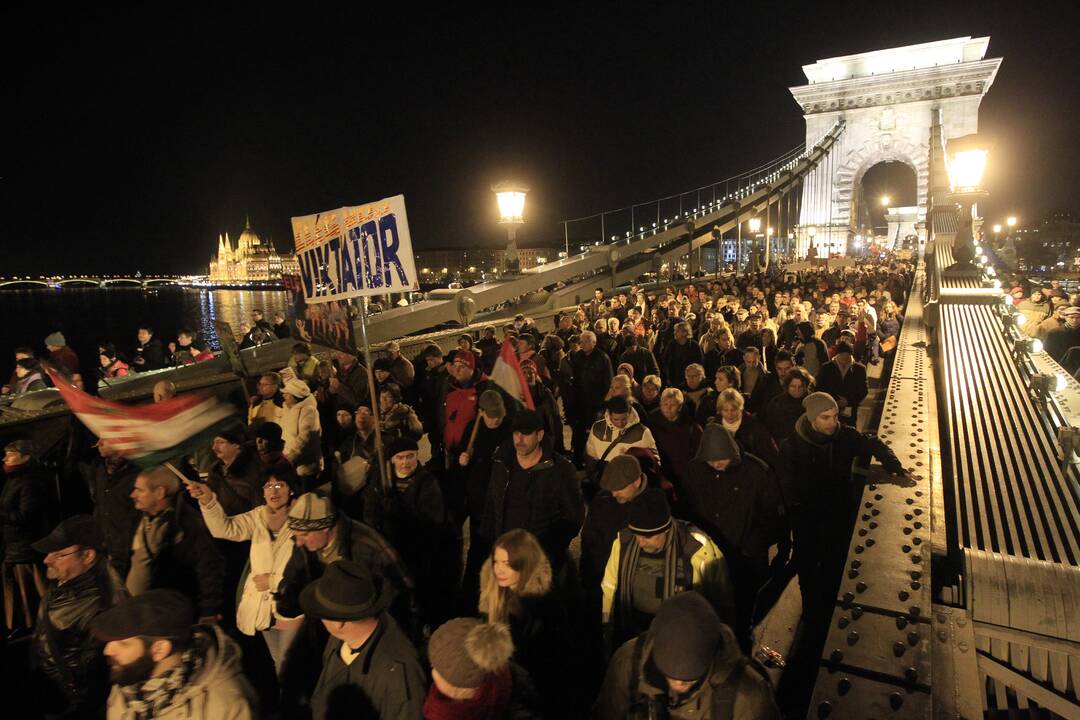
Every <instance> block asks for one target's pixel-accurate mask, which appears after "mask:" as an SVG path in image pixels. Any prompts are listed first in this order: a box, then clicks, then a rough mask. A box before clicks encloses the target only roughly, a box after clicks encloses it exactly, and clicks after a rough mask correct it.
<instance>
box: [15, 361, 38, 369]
mask: <svg viewBox="0 0 1080 720" xmlns="http://www.w3.org/2000/svg"><path fill="white" fill-rule="evenodd" d="M15 364H16V365H17V366H18V367H21V368H22V369H23V370H37V369H38V361H37V360H35V359H34V358H19V359H18V360H16V361H15Z"/></svg>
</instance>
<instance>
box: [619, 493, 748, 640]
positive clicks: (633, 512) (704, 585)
mask: <svg viewBox="0 0 1080 720" xmlns="http://www.w3.org/2000/svg"><path fill="white" fill-rule="evenodd" d="M627 520H628V522H627V526H626V528H624V529H623V530H620V531H619V534H618V536H617V537H616V538H615V540H614V541H613V542H612V543H611V554H610V555H609V556H608V561H607V566H606V567H605V568H604V579H603V581H602V582H601V584H600V587H601V590H602V591H603V594H604V599H603V606H602V609H601V621H602V623H603V624H604V639H605V644H606V646H607V647H608V648H609V649H610V648H614V647H618V646H619V645H620V644H622V643H623V642H625V641H626V640H627V639H628V638H631V637H634V636H635V635H637V634H639V633H641V632H644V631H645V630H647V629H648V628H649V625H650V623H652V620H653V617H654V616H655V615H656V612H657V611H658V610H659V609H660V606H661V604H662V603H663V602H664V601H665V600H666V599H668V598H670V597H671V596H673V595H677V594H679V593H683V592H687V591H689V590H700V591H701V592H702V593H703V594H704V595H705V597H707V598H708V599H709V602H711V603H712V604H713V606H715V607H716V608H717V611H718V612H719V613H720V616H721V617H723V618H724V619H726V620H728V622H731V621H732V620H733V619H734V613H735V602H734V596H733V591H732V587H731V580H730V579H729V577H728V570H727V563H726V562H725V561H724V556H723V554H722V553H721V552H720V550H719V548H717V547H716V545H715V543H713V541H712V540H710V539H709V536H708V535H706V534H705V533H704V532H702V531H701V530H699V529H698V528H697V527H695V526H693V525H691V524H690V523H688V522H686V521H684V520H676V519H674V518H672V517H671V508H670V507H669V506H668V501H667V497H666V496H665V495H664V491H663V490H660V489H659V488H650V489H648V490H646V491H645V492H643V493H641V495H639V496H638V497H636V498H634V500H633V501H632V502H631V503H629V513H628V518H627Z"/></svg>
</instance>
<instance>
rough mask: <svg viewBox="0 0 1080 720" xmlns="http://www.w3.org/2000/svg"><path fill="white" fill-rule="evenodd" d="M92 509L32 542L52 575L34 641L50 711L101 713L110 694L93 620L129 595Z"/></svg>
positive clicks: (38, 682) (39, 687)
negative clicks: (107, 688) (95, 636)
mask: <svg viewBox="0 0 1080 720" xmlns="http://www.w3.org/2000/svg"><path fill="white" fill-rule="evenodd" d="M104 546H105V536H104V535H103V534H102V532H101V528H99V527H98V525H97V523H95V522H94V518H92V517H90V516H89V515H76V516H74V517H70V518H68V519H67V520H65V521H64V522H62V523H60V524H59V525H57V526H56V528H55V529H54V530H53V531H52V532H51V533H50V534H49V535H48V536H47V537H45V538H42V539H41V540H38V541H37V542H36V543H34V545H33V547H34V549H35V550H37V551H38V552H39V553H41V554H42V555H44V556H45V572H46V575H47V577H48V579H49V582H48V589H47V590H46V593H45V598H44V599H43V600H42V603H41V608H40V610H39V611H38V620H37V625H36V626H35V627H34V636H33V639H32V641H31V652H30V663H31V668H32V670H31V678H32V682H33V686H34V694H35V697H36V698H37V700H38V701H39V703H40V704H41V705H40V707H41V710H42V711H43V712H44V713H45V714H46V716H48V717H53V718H57V717H87V716H92V715H99V714H100V713H101V711H102V710H103V709H104V704H105V697H106V695H107V693H106V691H105V688H106V687H108V686H107V684H106V672H107V670H106V667H105V662H104V658H103V657H102V655H101V645H100V643H98V642H97V641H96V640H95V639H94V637H93V636H92V635H91V634H90V622H91V621H92V620H93V619H94V617H95V616H97V614H98V613H100V612H102V611H103V610H107V609H109V608H111V607H112V606H114V605H116V604H117V603H118V602H121V601H123V600H124V599H125V598H126V597H127V593H126V592H125V591H124V583H123V581H122V580H121V579H120V576H119V575H117V574H116V571H115V570H113V569H112V568H111V567H110V566H109V562H108V558H107V556H106V555H105V554H104Z"/></svg>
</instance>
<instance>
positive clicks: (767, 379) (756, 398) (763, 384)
mask: <svg viewBox="0 0 1080 720" xmlns="http://www.w3.org/2000/svg"><path fill="white" fill-rule="evenodd" d="M757 370H758V376H757V380H756V381H755V382H754V386H753V387H752V388H750V391H749V394H748V395H747V393H746V392H745V390H744V392H743V394H744V395H746V396H747V397H746V410H747V412H751V413H755V414H756V413H758V412H760V411H761V410H763V409H764V408H765V406H766V405H768V403H769V401H770V400H772V399H773V398H774V397H776V396H777V395H778V394H780V384H779V383H778V382H777V380H776V376H775V375H773V374H772V373H770V372H767V371H766V370H765V366H764V365H762V364H761V363H760V362H759V363H758V366H757ZM747 371H748V368H747V366H746V364H745V363H744V364H742V365H740V366H739V374H740V377H742V379H743V381H744V382H745V381H746V377H747ZM740 389H741V388H740Z"/></svg>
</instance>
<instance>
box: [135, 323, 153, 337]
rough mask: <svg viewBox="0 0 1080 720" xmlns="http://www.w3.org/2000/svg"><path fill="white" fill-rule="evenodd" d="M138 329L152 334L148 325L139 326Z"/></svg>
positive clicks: (151, 329)
mask: <svg viewBox="0 0 1080 720" xmlns="http://www.w3.org/2000/svg"><path fill="white" fill-rule="evenodd" d="M138 329H139V330H145V331H146V332H148V333H150V334H151V335H153V334H154V328H152V327H150V326H149V325H140V326H139V328H138Z"/></svg>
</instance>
